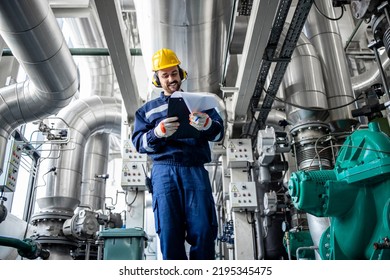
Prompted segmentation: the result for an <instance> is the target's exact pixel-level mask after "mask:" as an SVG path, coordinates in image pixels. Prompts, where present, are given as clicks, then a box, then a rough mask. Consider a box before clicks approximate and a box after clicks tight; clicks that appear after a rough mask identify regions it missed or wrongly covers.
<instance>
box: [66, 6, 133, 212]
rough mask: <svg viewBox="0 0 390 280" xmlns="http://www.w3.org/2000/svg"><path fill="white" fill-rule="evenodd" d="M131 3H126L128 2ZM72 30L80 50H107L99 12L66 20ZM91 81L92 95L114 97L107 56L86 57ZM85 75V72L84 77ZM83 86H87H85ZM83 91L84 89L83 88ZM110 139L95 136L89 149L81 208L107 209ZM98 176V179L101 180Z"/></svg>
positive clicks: (84, 170) (106, 136)
mask: <svg viewBox="0 0 390 280" xmlns="http://www.w3.org/2000/svg"><path fill="white" fill-rule="evenodd" d="M127 2H129V1H126V3H127ZM66 20H67V23H68V24H69V25H70V27H71V32H72V41H73V43H74V46H75V47H78V48H102V47H106V42H105V40H104V35H103V31H102V30H101V26H100V22H99V20H98V15H97V13H96V10H95V9H90V14H89V15H88V17H86V18H69V19H66ZM85 62H86V63H87V64H88V71H89V73H88V75H86V76H87V77H86V78H88V79H86V80H89V81H90V82H89V83H86V86H88V87H89V88H90V89H89V90H88V92H89V93H90V95H97V96H113V95H114V71H113V67H112V63H111V60H110V59H109V57H107V56H93V57H86V58H85ZM83 74H84V73H81V75H83ZM82 86H83V85H82ZM81 91H82V92H84V91H83V88H81ZM110 138H111V139H112V137H110V135H109V134H106V133H96V134H94V135H92V136H91V137H90V138H89V139H88V141H87V144H86V146H85V152H84V164H83V169H82V184H81V197H80V206H83V207H88V208H89V209H91V210H98V209H103V208H104V202H105V194H106V186H105V183H106V179H104V178H99V177H100V176H99V175H102V174H106V173H107V166H108V154H109V147H110ZM97 175H98V177H97Z"/></svg>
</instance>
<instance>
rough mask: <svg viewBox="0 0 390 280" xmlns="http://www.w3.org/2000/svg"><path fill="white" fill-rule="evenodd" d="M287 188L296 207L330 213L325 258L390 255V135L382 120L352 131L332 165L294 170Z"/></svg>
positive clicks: (323, 242) (322, 252)
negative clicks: (386, 131) (329, 168)
mask: <svg viewBox="0 0 390 280" xmlns="http://www.w3.org/2000/svg"><path fill="white" fill-rule="evenodd" d="M288 187H289V193H290V195H291V197H292V201H293V203H294V206H295V207H296V208H298V209H301V210H303V211H306V212H307V213H310V214H312V215H315V216H317V217H330V221H331V222H330V226H329V228H328V229H327V230H326V231H325V232H324V233H323V234H322V236H321V240H320V244H319V254H320V256H321V258H322V259H330V260H336V259H337V260H343V259H344V260H362V259H375V260H378V259H390V241H389V238H390V138H389V136H387V135H386V134H385V133H383V132H381V131H380V129H379V126H378V124H377V123H374V122H371V123H369V124H368V129H360V130H357V131H355V132H353V133H352V134H351V135H350V136H348V138H347V139H346V140H345V142H344V144H343V146H342V147H341V149H340V151H339V153H338V156H337V160H336V163H335V167H334V169H333V170H316V171H298V172H295V173H293V174H292V176H291V178H290V181H289V186H288Z"/></svg>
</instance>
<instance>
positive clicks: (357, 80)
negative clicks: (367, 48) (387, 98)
mask: <svg viewBox="0 0 390 280" xmlns="http://www.w3.org/2000/svg"><path fill="white" fill-rule="evenodd" d="M380 60H381V62H382V68H383V70H386V69H387V68H389V66H390V58H389V57H388V56H387V53H386V52H384V53H382V55H381V56H380ZM386 80H388V81H389V77H388V76H386ZM351 81H352V89H353V91H354V92H355V95H356V96H358V95H359V94H360V93H362V92H365V91H367V90H368V89H369V88H370V87H371V86H372V85H375V84H382V77H381V71H380V70H379V68H378V67H376V65H375V64H374V65H373V66H372V67H371V68H370V69H369V70H367V71H366V72H364V73H362V74H360V75H358V76H355V77H352V78H351Z"/></svg>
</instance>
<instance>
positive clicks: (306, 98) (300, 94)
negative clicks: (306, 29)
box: [283, 30, 329, 125]
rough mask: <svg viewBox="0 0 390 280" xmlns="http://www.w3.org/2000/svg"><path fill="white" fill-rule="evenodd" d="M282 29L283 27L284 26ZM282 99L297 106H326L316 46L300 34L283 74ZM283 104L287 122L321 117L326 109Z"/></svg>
mask: <svg viewBox="0 0 390 280" xmlns="http://www.w3.org/2000/svg"><path fill="white" fill-rule="evenodd" d="M285 31H286V30H285ZM283 87H284V92H285V96H286V97H285V98H286V99H285V100H286V101H287V102H288V103H292V104H297V105H299V106H303V107H308V108H315V109H327V108H328V101H327V97H326V92H325V84H324V80H323V75H322V69H321V62H320V60H319V58H318V55H317V53H316V49H315V48H314V46H313V45H312V44H311V43H310V41H309V40H308V39H307V37H306V36H305V34H304V33H302V34H301V36H300V37H299V40H298V42H297V46H296V48H295V50H294V52H293V55H292V57H291V62H290V63H289V66H288V68H287V70H286V74H285V75H284V78H283ZM288 103H287V104H286V117H287V120H288V121H289V123H290V124H291V125H295V124H298V123H301V122H306V121H325V120H326V119H327V118H328V116H329V113H328V111H326V110H323V111H318V110H317V111H309V110H305V109H302V108H298V107H294V106H291V105H289V104H288Z"/></svg>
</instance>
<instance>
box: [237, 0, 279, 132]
mask: <svg viewBox="0 0 390 280" xmlns="http://www.w3.org/2000/svg"><path fill="white" fill-rule="evenodd" d="M279 2H281V0H279V1H275V0H273V1H269V0H259V1H254V3H253V7H252V11H251V16H250V19H249V24H248V31H247V34H246V38H245V44H244V48H243V54H242V58H241V63H240V66H239V70H238V76H237V82H236V87H238V88H239V91H238V94H236V95H235V96H234V100H233V107H234V125H233V130H236V128H240V127H242V125H243V124H244V123H245V121H246V118H247V111H248V107H249V104H250V100H251V98H252V95H253V92H254V90H255V86H256V81H257V77H258V74H259V69H260V66H261V61H262V59H263V56H264V52H265V47H266V45H267V42H268V37H269V35H270V31H271V28H272V24H273V21H274V18H275V14H276V11H277V9H278V6H279ZM232 134H236V133H235V132H234V133H233V132H232V133H231V135H232ZM238 136H239V135H232V137H238Z"/></svg>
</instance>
